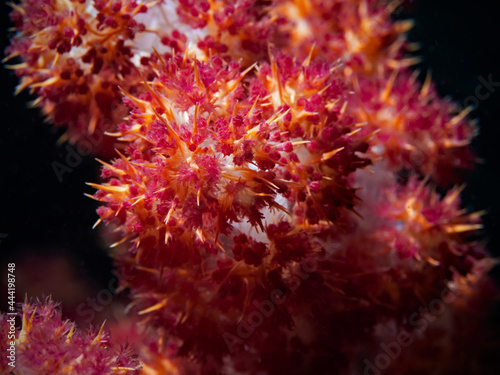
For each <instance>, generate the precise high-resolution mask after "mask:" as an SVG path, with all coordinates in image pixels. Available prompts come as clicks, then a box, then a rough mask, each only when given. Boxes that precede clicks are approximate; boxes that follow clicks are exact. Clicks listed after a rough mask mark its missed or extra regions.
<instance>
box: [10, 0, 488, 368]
mask: <svg viewBox="0 0 500 375" xmlns="http://www.w3.org/2000/svg"><path fill="white" fill-rule="evenodd" d="M12 7H13V11H12V13H11V19H12V21H13V22H14V24H15V29H16V31H17V33H16V35H15V36H14V37H13V38H12V43H11V46H10V47H8V49H7V54H8V56H7V60H9V62H10V61H13V60H15V59H17V60H18V63H17V64H15V65H12V66H11V68H14V69H15V72H16V74H17V75H18V76H19V77H20V84H19V87H18V91H20V90H23V89H27V88H29V89H30V91H31V93H32V94H33V95H34V96H35V102H34V103H35V105H37V106H39V107H40V108H41V109H42V111H43V113H44V114H45V115H46V116H47V120H48V121H50V122H51V123H53V124H54V125H57V126H64V127H66V128H67V138H68V139H69V140H70V141H71V142H77V143H78V142H81V141H82V140H85V139H86V138H88V137H91V136H92V135H93V134H94V133H95V132H97V133H99V134H101V135H102V134H104V133H105V141H103V142H102V143H101V147H100V148H98V149H95V150H94V152H95V153H97V154H99V155H100V157H101V158H103V159H105V160H102V161H101V160H99V161H100V162H101V164H102V173H101V181H99V182H94V183H90V182H89V183H88V185H90V186H91V187H92V188H95V189H96V192H95V193H94V194H93V195H92V196H91V197H92V198H93V199H95V200H97V201H99V202H101V206H100V207H99V209H98V210H97V213H98V215H99V219H98V221H97V224H100V223H104V224H105V225H106V228H107V230H108V231H109V232H113V235H112V236H114V237H115V238H116V242H114V243H112V244H110V245H111V248H112V249H113V250H112V256H113V258H114V259H115V265H116V268H117V271H118V274H119V275H120V276H121V281H120V283H121V288H122V289H126V290H128V293H129V297H130V305H129V308H128V311H129V313H130V316H131V317H130V319H131V320H132V321H133V322H134V324H135V325H136V326H137V327H138V330H139V331H140V334H139V333H137V332H136V331H134V332H133V331H130V334H131V335H134V336H136V338H137V337H139V339H140V340H139V339H138V341H140V342H141V344H140V345H139V347H138V348H136V350H137V352H136V354H133V353H132V352H131V351H128V350H127V349H122V351H121V352H118V354H116V353H115V352H111V351H110V350H111V349H110V348H108V341H107V340H108V338H107V336H106V335H105V334H104V333H103V330H102V328H101V330H99V332H98V333H95V332H91V333H89V334H88V336H84V335H83V334H79V336H75V337H78V339H73V336H72V335H73V332H74V329H75V327H74V325H73V324H72V323H69V322H62V321H61V314H60V311H59V310H58V308H57V307H56V305H55V304H54V303H53V302H51V301H50V300H49V301H44V302H40V301H38V302H37V303H25V304H24V305H23V324H22V329H21V331H20V332H19V333H18V336H17V343H18V347H19V348H21V349H20V350H21V353H22V354H20V357H19V359H18V360H19V363H21V365H20V366H19V371H21V372H19V374H21V373H30V372H29V371H33V370H31V369H32V368H34V367H33V366H42V367H40V368H44V369H47V370H46V371H49V372H51V373H78V374H86V373H128V372H130V373H137V374H191V373H200V374H201V373H202V374H257V373H258V374H282V373H286V374H313V373H314V374H366V373H368V372H369V371H372V372H373V371H374V367H373V366H374V365H373V363H375V364H377V363H378V362H377V358H378V357H377V356H376V355H377V350H379V347H378V346H377V345H378V344H379V343H380V341H384V340H385V341H387V340H396V338H395V337H398V338H399V337H400V335H398V332H406V333H407V334H408V335H409V336H410V337H411V338H412V341H415V344H414V345H413V346H412V347H411V348H407V349H405V350H408V351H411V350H413V351H412V353H414V356H413V357H412V356H410V355H409V354H408V353H405V354H404V355H402V356H401V358H402V359H404V361H403V360H402V359H401V360H399V359H398V358H396V359H394V361H392V362H391V363H390V364H387V366H385V367H384V369H386V368H389V369H388V371H389V373H405V372H399V371H406V369H407V368H408V367H410V368H411V366H410V365H409V363H413V362H412V361H418V363H419V364H420V365H419V366H420V368H422V369H421V371H422V372H425V371H431V370H432V371H438V373H448V372H447V371H449V370H450V369H453V368H456V367H454V366H455V363H454V359H453V358H451V357H446V355H445V354H443V358H445V359H443V360H442V361H439V360H437V361H432V360H428V361H427V357H425V356H426V355H427V354H426V343H428V342H430V341H431V340H432V337H433V336H432V335H431V333H433V332H434V331H435V330H438V331H439V330H440V329H441V331H440V332H443V329H442V327H443V326H445V327H446V329H444V331H445V332H447V336H444V339H443V340H442V342H443V343H446V344H443V345H448V346H452V345H456V346H457V347H456V348H454V349H453V350H452V351H453V352H460V350H461V347H460V345H461V343H460V342H456V341H455V342H452V340H451V341H450V337H452V335H453V334H454V332H456V331H460V330H461V327H460V325H459V324H458V323H457V322H460V321H461V318H463V317H465V316H468V314H470V310H468V309H467V308H466V307H465V306H467V305H468V304H475V305H476V306H477V305H478V304H481V303H482V304H483V305H484V306H487V305H488V301H489V300H490V299H491V298H492V296H494V295H495V293H496V292H495V291H494V289H493V287H492V283H491V280H489V279H488V276H487V273H488V271H489V270H490V268H491V267H492V266H493V264H494V261H493V260H492V259H491V258H489V257H488V255H487V253H486V251H485V250H484V249H483V247H482V245H481V244H480V243H479V242H478V241H477V239H478V230H480V229H481V227H482V226H481V215H482V212H467V211H466V210H464V209H462V208H461V203H460V192H461V189H462V188H459V187H458V184H461V183H463V181H464V177H465V176H466V174H467V172H468V171H470V170H471V169H472V168H473V167H474V163H475V160H476V157H475V156H474V155H473V153H472V152H471V150H470V147H469V144H470V141H471V140H472V138H473V137H474V136H475V135H476V127H475V124H474V122H473V121H472V120H470V119H469V118H468V117H467V115H468V112H469V110H468V109H467V108H465V109H463V108H459V107H458V106H456V105H455V104H453V103H452V102H450V101H448V100H445V99H441V98H440V97H439V96H438V94H437V92H436V90H435V88H434V86H433V84H432V81H431V78H430V76H427V78H426V79H425V80H424V82H422V83H421V82H419V81H418V75H417V74H415V73H413V72H412V70H411V67H412V65H414V64H415V63H416V62H417V61H418V59H417V58H415V57H411V56H410V55H409V54H408V53H409V52H411V51H413V50H414V48H415V46H414V45H411V44H409V43H408V42H407V41H406V39H405V32H406V31H408V30H409V28H410V27H411V22H409V21H399V22H395V21H393V20H391V13H392V11H393V10H394V9H395V7H396V5H395V4H394V3H390V4H387V3H384V2H378V1H370V0H335V1H320V0H297V1H294V0H284V1H266V2H262V1H254V0H248V1H239V0H238V1H215V0H214V1H205V0H201V1H198V0H179V1H173V0H164V1H155V2H149V1H129V0H126V1H122V2H120V1H108V2H106V1H101V0H99V1H85V0H81V1H59V0H44V1H42V0H24V1H21V2H20V3H19V4H12ZM409 56H410V57H409ZM109 155H113V156H111V157H109ZM437 187H439V189H440V190H439V191H440V192H443V191H444V193H438V192H436V188H437ZM109 237H111V235H110V236H109ZM450 294H451V295H452V296H453V297H454V298H453V301H452V302H446V301H448V300H449V301H451V298H448V297H449V296H450ZM445 297H446V298H445ZM436 300H440V301H441V300H442V301H444V302H442V301H441V303H442V304H443V306H445V303H446V306H445V307H444V308H445V309H447V311H448V312H447V314H446V315H445V316H440V319H439V320H437V321H436V323H434V325H432V324H430V326H431V327H429V328H427V330H425V329H422V330H420V328H421V324H420V323H419V322H421V321H425V322H427V320H424V318H425V317H429V314H430V313H429V309H427V310H425V311H424V312H422V311H421V310H422V306H428V305H429V303H430V302H431V301H436ZM416 312H417V315H415V313H416ZM426 314H427V315H426ZM35 318H36V319H35ZM447 319H448V320H447ZM428 321H430V322H434V321H435V319H434V320H431V319H430V318H429V319H428ZM417 323H418V324H417ZM124 324H125V323H124ZM124 327H125V325H124ZM426 327H427V326H426ZM480 331H481V329H479V328H478V329H477V330H474V331H472V330H471V332H469V334H470V338H471V339H473V338H474V335H476V334H477V333H478V332H480ZM42 336H43V337H44V339H42ZM43 340H52V341H50V342H51V345H53V346H54V348H57V350H56V351H52V352H51V355H53V356H54V358H52V357H51V358H49V357H48V356H47V354H46V352H44V351H43V350H42V346H43V342H45V341H43ZM440 350H442V351H443V353H444V352H445V350H444V347H443V346H441V347H440ZM63 352H67V353H68V354H65V355H63V354H62V353H63ZM78 352H81V353H82V354H81V356H83V357H81V356H79V355H77V354H76V353H78ZM57 353H61V354H59V355H61V356H62V357H61V358H57V355H58V354H57ZM72 354H75V355H74V356H72ZM419 356H422V358H424V357H425V358H426V361H420V360H419V358H420V357H419ZM94 357H96V358H97V357H98V358H99V361H101V362H99V361H97V362H95V361H93V360H92V358H94ZM91 362H92V363H93V364H90V363H91ZM101 365H102V368H101V367H99V368H97V367H98V366H101ZM43 366H44V367H43ZM24 369H26V370H24ZM49 369H50V370H49ZM398 369H401V370H398ZM436 369H437V370H436ZM376 370H377V369H376ZM15 371H18V369H17V368H16V369H15ZM22 371H26V372H22ZM377 371H378V370H377ZM16 373H17V372H16Z"/></svg>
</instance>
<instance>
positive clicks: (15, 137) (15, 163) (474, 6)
mask: <svg viewBox="0 0 500 375" xmlns="http://www.w3.org/2000/svg"><path fill="white" fill-rule="evenodd" d="M1 9H2V10H1V17H2V19H1V26H0V30H1V31H0V40H1V49H2V50H3V49H4V48H5V46H6V45H7V43H8V32H7V31H6V30H7V28H8V27H9V23H8V16H7V14H8V12H9V7H8V6H6V5H5V4H2V6H1ZM498 16H499V12H498V10H497V9H496V7H495V6H494V5H492V4H489V3H488V2H485V1H483V2H481V1H475V2H471V1H465V0H440V1H433V0H417V1H407V2H405V3H404V5H403V6H402V7H401V9H400V10H399V11H398V12H397V13H396V15H395V17H396V18H413V19H414V20H415V27H414V28H413V30H412V31H411V32H410V34H409V38H410V40H412V41H415V42H420V43H421V46H422V48H421V50H420V52H419V55H420V56H422V57H423V62H422V63H420V64H419V65H418V66H417V68H418V69H420V70H422V71H423V72H426V71H427V70H428V69H431V70H432V76H433V79H434V82H435V83H436V84H437V87H438V90H439V92H440V94H441V95H442V96H450V97H452V98H453V99H454V100H455V101H456V102H458V103H460V104H462V103H464V100H465V99H466V98H467V97H469V96H471V95H472V96H474V91H475V89H476V87H477V86H478V85H479V84H480V81H479V80H478V78H479V77H483V78H485V79H487V78H488V76H489V75H492V79H493V81H495V82H500V42H499V40H498V39H499V37H500V26H499V25H500V22H499V19H498ZM0 77H1V78H0V82H1V84H2V85H1V99H0V122H1V124H0V233H2V234H3V235H0V237H2V238H0V241H1V242H0V265H1V267H2V270H1V271H0V274H2V275H5V273H6V264H7V263H8V262H16V264H17V263H21V264H24V266H23V267H27V268H25V270H36V268H37V266H38V264H37V262H39V265H40V267H43V266H44V263H43V262H42V261H41V260H43V259H44V258H46V257H50V256H51V254H52V255H56V256H58V255H60V254H65V257H66V259H67V261H68V262H69V263H68V264H70V266H71V267H70V269H71V272H73V273H74V274H75V278H76V279H81V280H85V283H86V284H87V286H88V288H90V289H88V288H87V289H85V288H84V289H78V288H81V286H78V285H79V284H78V283H77V282H76V283H75V285H74V288H75V290H74V293H75V294H76V293H81V292H82V290H85V291H86V292H84V293H87V292H88V293H90V294H89V295H95V290H98V289H99V288H101V287H103V286H104V285H107V283H108V281H109V280H110V279H111V278H112V275H111V261H110V259H109V257H108V256H107V255H106V253H105V252H104V249H103V247H102V245H101V244H100V240H99V235H98V231H97V230H92V229H91V227H92V225H93V223H94V222H95V221H96V219H97V215H96V213H95V209H96V207H97V205H96V204H95V202H94V201H92V200H90V199H88V198H86V197H84V195H83V193H84V192H87V193H92V189H91V188H90V187H88V186H86V185H85V182H88V181H90V182H96V181H98V180H99V176H98V175H99V172H98V163H97V162H96V161H95V160H94V159H93V157H87V158H85V159H84V160H82V163H81V164H80V165H79V166H77V167H76V168H75V169H74V171H73V172H72V173H66V174H64V176H63V181H62V182H59V181H58V178H57V176H56V174H55V173H54V171H53V168H52V163H53V162H54V161H59V162H62V163H64V159H65V157H66V155H67V150H66V149H65V145H63V146H57V145H56V141H57V139H58V138H59V136H60V135H61V134H62V132H61V130H55V129H54V128H53V127H51V126H49V125H48V124H45V123H44V122H43V119H42V118H41V116H40V115H39V112H38V110H37V109H29V108H28V106H27V103H28V101H30V100H32V99H33V98H31V97H30V96H29V95H28V94H27V93H26V92H23V93H21V94H19V95H18V96H16V97H14V95H13V92H14V88H15V86H16V84H17V78H16V77H15V76H14V74H13V73H12V71H9V70H6V69H3V68H2V69H0ZM499 99H500V88H499V90H498V91H495V92H493V93H492V94H491V96H490V97H489V98H488V99H486V100H484V101H481V102H480V105H479V107H478V108H477V110H475V111H474V112H473V113H472V115H471V116H472V117H473V118H477V119H478V121H479V126H480V135H479V136H478V137H477V139H476V140H475V141H474V143H473V147H474V149H475V150H476V153H477V154H478V155H479V156H480V157H481V158H482V159H484V160H485V162H484V163H483V164H481V165H478V168H477V170H476V171H475V173H474V174H473V176H472V177H471V179H470V180H469V181H468V185H467V188H466V190H465V192H464V194H463V197H464V205H465V207H466V208H468V209H469V210H471V211H472V210H481V209H486V210H487V212H488V213H487V215H486V216H485V217H484V223H485V230H484V241H486V243H487V247H488V249H489V251H490V252H491V253H492V254H494V255H496V256H500V246H499V245H500V243H499V241H500V236H499V235H498V231H500V228H499V226H498V225H497V221H498V219H499V217H500V199H499V192H500V174H499V172H500V170H499V168H498V167H497V165H498V160H499V158H498V156H499V150H500V100H499ZM28 258H29V259H33V260H32V262H33V264H31V265H30V264H29V262H30V261H28V260H27V259H28ZM26 264H28V266H26ZM44 271H45V270H38V271H37V272H39V273H40V274H42V275H43V272H44ZM19 272H21V271H19ZM26 272H31V271H26ZM494 273H495V274H498V273H499V272H498V267H497V269H496V270H494ZM57 277H58V275H57V274H56V275H53V274H52V275H49V274H46V275H45V276H42V277H40V278H39V279H36V283H37V288H34V289H31V288H29V289H30V290H18V291H17V299H18V301H21V300H22V298H23V297H24V293H25V292H27V291H31V290H41V291H45V293H50V292H53V291H51V290H47V289H46V288H48V285H51V284H50V283H48V282H47V283H46V281H47V280H49V279H54V278H55V280H56V282H57ZM61 282H65V281H64V280H61ZM68 287H70V288H71V287H73V286H72V285H71V284H70V285H68ZM2 288H3V282H2ZM5 290H6V288H3V290H2V292H1V293H0V294H1V295H2V300H1V301H0V302H1V304H0V307H1V308H2V309H5V307H6V297H4V296H5ZM92 290H94V292H93V291H92ZM89 291H90V292H89ZM55 294H57V293H55ZM54 298H56V299H57V298H58V296H57V295H55V296H54ZM60 298H61V299H63V300H64V298H65V297H64V296H63V295H61V296H60ZM82 298H84V297H80V299H82Z"/></svg>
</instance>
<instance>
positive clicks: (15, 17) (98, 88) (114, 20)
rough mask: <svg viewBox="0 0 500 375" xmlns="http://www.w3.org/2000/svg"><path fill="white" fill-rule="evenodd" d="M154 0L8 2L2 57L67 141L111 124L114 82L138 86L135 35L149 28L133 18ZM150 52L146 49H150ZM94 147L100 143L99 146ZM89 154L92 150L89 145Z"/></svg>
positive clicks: (117, 110) (117, 104)
mask: <svg viewBox="0 0 500 375" xmlns="http://www.w3.org/2000/svg"><path fill="white" fill-rule="evenodd" d="M154 5H155V3H153V2H149V3H138V2H135V1H129V0H127V1H124V2H120V1H115V2H106V1H60V0H49V1H39V0H27V1H23V2H21V3H19V4H13V3H12V4H11V6H12V7H13V11H12V13H11V14H10V17H11V20H12V22H13V23H14V25H15V31H16V32H17V33H16V35H15V36H14V38H13V39H12V41H11V45H10V46H9V47H8V48H7V50H6V53H7V57H6V59H5V60H7V61H9V62H10V61H13V60H14V58H16V59H20V60H21V62H20V63H18V64H14V65H10V67H11V68H13V69H15V72H16V75H18V76H19V77H20V78H21V81H20V83H19V85H18V87H17V90H16V92H20V91H22V90H24V89H29V90H30V92H31V93H32V94H33V95H35V96H36V99H35V100H34V102H33V105H35V106H38V107H40V108H41V110H42V112H43V113H44V115H45V116H46V117H47V120H49V121H50V122H52V123H53V124H55V125H57V126H65V127H67V128H68V131H67V133H66V136H65V138H68V139H70V140H71V141H72V142H75V141H78V140H80V139H84V138H86V137H89V136H92V135H93V134H94V132H97V133H99V135H102V133H104V132H105V131H112V130H114V127H115V126H116V124H117V123H118V122H119V119H121V118H123V116H124V115H125V114H126V111H125V110H124V109H125V108H124V107H123V105H122V102H121V93H120V87H122V88H124V89H127V90H129V91H133V90H135V89H136V88H137V87H138V86H139V82H140V75H139V74H138V72H137V68H136V65H137V63H135V62H134V58H138V57H140V55H139V54H138V53H139V52H141V50H137V48H135V45H134V40H135V39H136V38H138V37H140V36H141V35H143V34H146V33H150V34H154V35H156V34H155V31H154V30H148V29H146V26H145V24H144V23H142V22H140V21H139V20H138V19H137V18H138V17H139V16H140V15H141V14H143V13H145V12H147V11H148V8H149V7H151V6H154ZM149 52H152V50H150V51H149ZM99 146H101V147H100V148H102V147H103V145H99ZM95 152H96V153H98V152H99V150H97V149H96V150H95Z"/></svg>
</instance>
